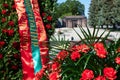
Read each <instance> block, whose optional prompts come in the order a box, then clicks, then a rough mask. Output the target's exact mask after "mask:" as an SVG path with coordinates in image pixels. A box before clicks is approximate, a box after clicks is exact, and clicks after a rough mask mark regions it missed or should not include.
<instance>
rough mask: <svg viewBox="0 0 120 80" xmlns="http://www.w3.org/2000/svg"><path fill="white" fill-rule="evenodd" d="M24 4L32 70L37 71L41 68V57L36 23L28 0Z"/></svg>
mask: <svg viewBox="0 0 120 80" xmlns="http://www.w3.org/2000/svg"><path fill="white" fill-rule="evenodd" d="M24 5H25V9H26V13H27V16H28V23H29V27H30V35H31V48H32V58H33V63H34V72H35V73H37V72H39V71H40V69H41V68H42V63H41V58H40V49H39V45H38V35H37V30H36V23H35V18H34V13H33V10H32V6H31V3H30V0H24Z"/></svg>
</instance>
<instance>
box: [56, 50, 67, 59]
mask: <svg viewBox="0 0 120 80" xmlns="http://www.w3.org/2000/svg"><path fill="white" fill-rule="evenodd" d="M67 56H68V52H67V51H65V50H62V51H60V52H59V53H58V55H57V58H58V59H59V60H64V59H65V58H66V57H67Z"/></svg>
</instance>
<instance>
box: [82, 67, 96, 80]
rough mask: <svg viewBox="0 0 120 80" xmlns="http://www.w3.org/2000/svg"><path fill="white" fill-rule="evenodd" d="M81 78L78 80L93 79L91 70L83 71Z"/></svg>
mask: <svg viewBox="0 0 120 80" xmlns="http://www.w3.org/2000/svg"><path fill="white" fill-rule="evenodd" d="M81 76H82V78H80V80H91V79H93V78H94V73H93V71H92V70H89V69H85V70H84V71H83V72H82V74H81Z"/></svg>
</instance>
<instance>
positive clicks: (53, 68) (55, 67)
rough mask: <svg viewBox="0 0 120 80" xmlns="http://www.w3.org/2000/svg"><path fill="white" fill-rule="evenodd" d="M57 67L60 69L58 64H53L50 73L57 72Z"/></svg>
mask: <svg viewBox="0 0 120 80" xmlns="http://www.w3.org/2000/svg"><path fill="white" fill-rule="evenodd" d="M59 67H60V64H59V63H58V62H54V63H53V64H52V71H55V70H58V68H59Z"/></svg>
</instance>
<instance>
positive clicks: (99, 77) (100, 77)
mask: <svg viewBox="0 0 120 80" xmlns="http://www.w3.org/2000/svg"><path fill="white" fill-rule="evenodd" d="M95 80H106V78H105V76H100V75H99V76H98V77H96V78H95Z"/></svg>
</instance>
